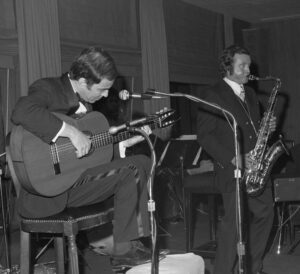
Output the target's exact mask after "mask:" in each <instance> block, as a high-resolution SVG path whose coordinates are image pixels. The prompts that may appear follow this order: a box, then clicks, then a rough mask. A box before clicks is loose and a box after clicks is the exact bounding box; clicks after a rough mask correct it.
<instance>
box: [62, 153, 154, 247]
mask: <svg viewBox="0 0 300 274" xmlns="http://www.w3.org/2000/svg"><path fill="white" fill-rule="evenodd" d="M149 171H150V160H149V158H147V157H146V156H144V155H137V156H131V157H127V158H125V159H119V160H115V161H113V162H110V163H108V164H104V165H99V166H96V167H93V168H89V169H87V170H86V171H85V172H84V173H83V174H82V175H81V176H80V178H79V179H78V180H77V182H76V183H75V186H74V187H73V188H72V189H70V190H69V193H68V199H67V205H66V206H67V207H79V206H83V205H90V204H94V203H98V202H101V201H104V200H106V199H107V198H109V197H111V196H113V197H114V227H113V234H114V240H115V241H116V242H127V241H130V240H134V239H137V238H139V237H145V236H149V234H150V226H149V213H148V210H147V201H148V191H147V178H148V174H149Z"/></svg>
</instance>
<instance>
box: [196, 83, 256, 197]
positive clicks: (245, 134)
mask: <svg viewBox="0 0 300 274" xmlns="http://www.w3.org/2000/svg"><path fill="white" fill-rule="evenodd" d="M245 93H246V102H247V107H246V106H244V107H243V106H242V102H241V101H240V99H239V98H238V97H237V96H236V95H235V94H234V92H233V90H232V89H231V87H230V86H229V85H228V84H227V83H226V82H225V81H224V80H220V81H219V82H218V83H217V84H216V85H215V86H213V87H210V88H208V89H207V90H205V92H204V94H203V97H202V98H203V99H205V100H207V101H209V102H213V103H215V104H217V105H219V106H220V107H222V108H224V109H226V110H228V111H229V112H231V113H232V114H233V115H234V117H235V118H236V120H237V124H238V140H239V144H240V152H241V153H242V154H244V153H247V152H249V151H250V150H252V149H253V148H254V146H255V143H256V134H255V131H254V129H253V126H252V123H253V124H254V126H255V128H256V130H258V129H259V123H260V110H259V102H258V100H257V97H256V94H255V92H254V90H253V89H251V88H249V87H245ZM244 108H248V110H249V115H248V114H247V112H246V111H245V109H244ZM250 117H251V119H250ZM228 119H229V121H231V119H230V117H228ZM251 120H252V123H251ZM197 135H198V141H199V143H200V145H202V146H203V148H204V149H205V151H206V152H207V153H208V154H209V155H210V156H211V157H212V158H213V159H214V162H215V170H216V173H217V177H216V184H217V186H218V187H219V189H220V190H221V191H222V192H231V191H234V189H235V184H234V183H233V182H232V179H233V175H234V166H233V164H231V160H232V159H233V158H234V156H235V150H234V134H233V129H232V127H231V126H230V125H229V123H228V121H227V119H226V118H225V116H224V114H223V113H221V111H218V110H215V109H213V108H212V107H208V106H202V105H201V106H200V107H199V112H198V117H197Z"/></svg>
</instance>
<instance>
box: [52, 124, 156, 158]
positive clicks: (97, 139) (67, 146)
mask: <svg viewBox="0 0 300 274" xmlns="http://www.w3.org/2000/svg"><path fill="white" fill-rule="evenodd" d="M156 120H157V119H155V118H152V119H149V123H150V124H151V122H152V123H153V126H154V128H156V127H155V125H158V124H159V123H158V122H156ZM150 127H151V125H150ZM119 135H120V136H121V137H122V138H125V139H126V137H127V135H133V134H132V133H130V132H128V131H126V132H120V134H119ZM91 139H92V142H94V143H93V145H94V146H95V147H101V146H103V145H106V144H110V143H111V142H112V141H113V139H114V136H113V135H111V134H110V133H109V132H102V133H97V134H95V135H91ZM105 141H107V142H106V143H105ZM53 147H54V148H55V149H54V150H53V149H51V154H52V155H53V153H55V154H59V153H64V152H70V151H71V149H74V146H73V144H72V143H71V141H69V142H67V143H64V144H59V145H58V144H53V145H51V148H53ZM53 151H55V152H53Z"/></svg>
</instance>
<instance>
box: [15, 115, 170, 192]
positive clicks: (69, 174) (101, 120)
mask: <svg viewBox="0 0 300 274" xmlns="http://www.w3.org/2000/svg"><path fill="white" fill-rule="evenodd" d="M174 113H175V111H174V110H165V111H161V112H159V113H157V114H154V115H150V116H148V117H146V119H142V120H143V123H141V124H140V125H139V124H138V123H137V125H136V126H140V127H141V126H144V125H149V126H150V128H151V129H155V128H162V127H167V126H170V125H172V124H173V123H174V122H175V121H176V119H175V120H172V119H173V118H174V117H173V116H174ZM55 115H57V116H58V117H59V118H61V119H62V120H64V121H65V122H67V123H69V124H71V125H73V126H76V127H77V128H78V129H80V130H81V131H83V132H85V133H86V134H87V135H88V136H89V137H90V139H91V141H92V148H91V151H90V152H89V154H88V155H86V156H84V157H82V158H77V157H76V154H75V148H74V146H73V145H72V143H71V141H70V140H69V139H68V138H65V137H59V138H58V139H57V141H56V142H55V143H53V144H47V143H45V142H44V141H42V140H41V139H40V138H39V137H37V136H35V135H34V134H32V133H30V132H28V131H27V130H25V129H24V128H23V127H22V126H15V127H13V129H12V132H11V137H10V151H11V158H12V162H13V166H14V169H15V172H16V175H17V177H18V179H19V181H20V183H21V185H22V187H24V188H25V189H26V190H27V191H29V192H31V193H34V194H39V195H43V196H49V197H50V196H56V195H59V194H61V193H63V192H64V191H66V190H68V189H69V188H70V187H72V185H73V184H74V182H75V181H76V179H77V178H79V176H80V175H81V174H82V172H83V171H85V170H86V169H87V168H89V167H93V166H96V165H100V164H104V163H107V162H110V161H111V159H112V156H113V144H114V143H117V142H120V141H123V140H126V139H128V138H130V137H132V136H133V133H131V132H129V131H128V130H126V129H125V130H123V131H121V132H119V133H117V134H114V135H112V134H110V133H109V125H108V122H107V120H106V118H105V117H104V116H103V115H102V114H101V113H100V112H90V113H88V114H86V115H84V116H83V117H81V118H78V119H74V118H71V117H69V116H65V115H63V114H58V113H55Z"/></svg>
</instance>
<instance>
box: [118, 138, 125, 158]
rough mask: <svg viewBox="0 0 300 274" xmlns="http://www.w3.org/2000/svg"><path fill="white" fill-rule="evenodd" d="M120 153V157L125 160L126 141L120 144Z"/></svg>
mask: <svg viewBox="0 0 300 274" xmlns="http://www.w3.org/2000/svg"><path fill="white" fill-rule="evenodd" d="M119 152H120V157H121V158H125V157H126V154H125V153H126V147H125V145H124V141H122V142H120V143H119Z"/></svg>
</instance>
